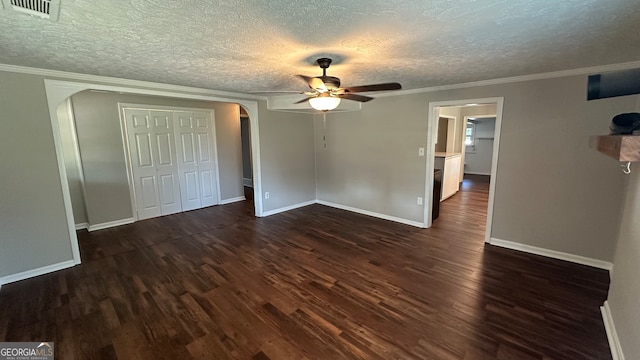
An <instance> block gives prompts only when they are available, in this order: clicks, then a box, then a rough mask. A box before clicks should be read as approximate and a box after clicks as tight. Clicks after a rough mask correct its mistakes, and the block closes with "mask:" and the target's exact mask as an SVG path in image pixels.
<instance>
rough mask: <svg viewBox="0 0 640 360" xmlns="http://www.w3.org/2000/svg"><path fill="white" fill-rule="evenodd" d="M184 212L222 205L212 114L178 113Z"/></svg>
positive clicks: (176, 115)
mask: <svg viewBox="0 0 640 360" xmlns="http://www.w3.org/2000/svg"><path fill="white" fill-rule="evenodd" d="M173 124H174V125H173V126H174V128H175V134H176V149H177V155H178V177H179V179H180V188H181V189H182V191H181V193H182V210H183V211H188V210H193V209H199V208H201V207H205V206H211V205H215V204H217V203H218V191H217V186H216V173H215V170H216V168H215V166H216V164H215V161H214V152H213V147H212V144H214V132H213V122H212V119H211V113H207V112H197V111H193V112H192V111H174V112H173Z"/></svg>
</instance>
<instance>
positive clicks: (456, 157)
mask: <svg viewBox="0 0 640 360" xmlns="http://www.w3.org/2000/svg"><path fill="white" fill-rule="evenodd" d="M461 161H462V155H461V154H460V153H445V152H436V156H435V166H434V168H435V169H440V170H442V193H441V197H440V201H444V200H446V199H447V198H450V197H451V196H453V195H455V193H457V192H458V191H459V190H460V162H461Z"/></svg>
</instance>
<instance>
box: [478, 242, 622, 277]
mask: <svg viewBox="0 0 640 360" xmlns="http://www.w3.org/2000/svg"><path fill="white" fill-rule="evenodd" d="M489 244H491V245H495V246H499V247H503V248H507V249H511V250H517V251H522V252H526V253H529V254H534V255H541V256H545V257H549V258H553V259H559V260H564V261H569V262H572V263H576V264H581V265H587V266H591V267H595V268H598V269H604V270H609V271H611V270H613V264H612V263H610V262H608V261H604V260H598V259H592V258H588V257H585V256H580V255H574V254H569V253H565V252H561V251H556V250H549V249H544V248H540V247H536V246H531V245H525V244H521V243H517V242H513V241H507V240H500V239H496V238H491V240H490V241H489Z"/></svg>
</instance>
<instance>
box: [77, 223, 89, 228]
mask: <svg viewBox="0 0 640 360" xmlns="http://www.w3.org/2000/svg"><path fill="white" fill-rule="evenodd" d="M84 229H89V224H88V223H86V222H85V223H80V224H76V230H84Z"/></svg>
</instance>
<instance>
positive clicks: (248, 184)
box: [242, 178, 253, 187]
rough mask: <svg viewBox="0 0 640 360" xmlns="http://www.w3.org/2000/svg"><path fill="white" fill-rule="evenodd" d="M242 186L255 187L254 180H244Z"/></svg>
mask: <svg viewBox="0 0 640 360" xmlns="http://www.w3.org/2000/svg"><path fill="white" fill-rule="evenodd" d="M242 185H244V186H247V187H253V179H247V178H242Z"/></svg>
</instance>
